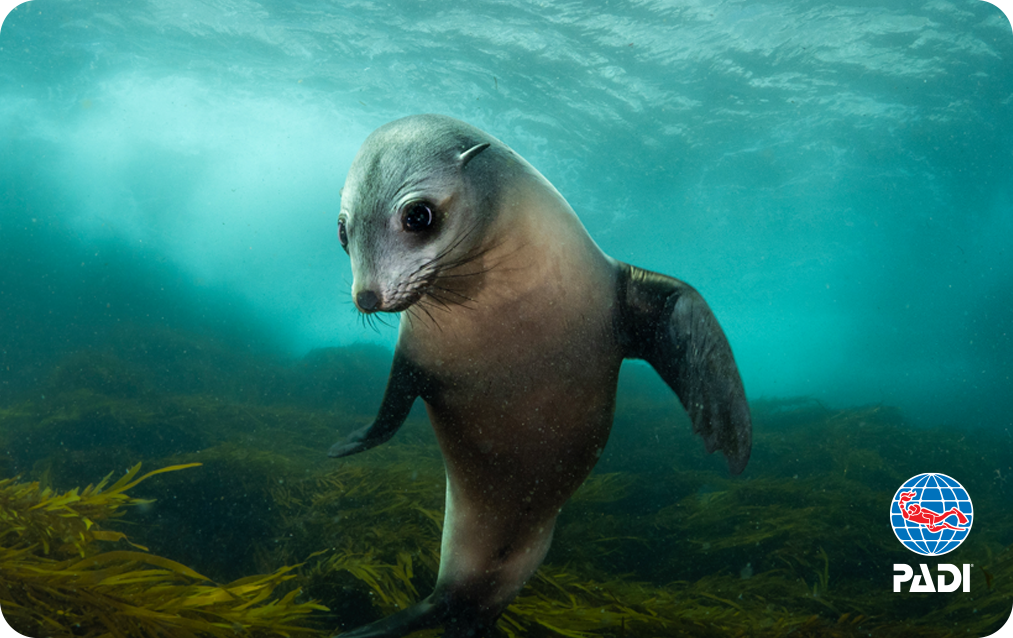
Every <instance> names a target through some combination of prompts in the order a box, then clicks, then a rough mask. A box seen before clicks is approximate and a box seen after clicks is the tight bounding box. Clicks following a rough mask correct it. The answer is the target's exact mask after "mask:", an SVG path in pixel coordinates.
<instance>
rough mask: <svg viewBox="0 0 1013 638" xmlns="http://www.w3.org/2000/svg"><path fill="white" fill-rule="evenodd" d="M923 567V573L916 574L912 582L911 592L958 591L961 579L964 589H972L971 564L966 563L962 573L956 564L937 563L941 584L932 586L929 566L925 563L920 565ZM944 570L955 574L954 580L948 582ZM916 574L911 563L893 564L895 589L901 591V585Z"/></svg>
mask: <svg viewBox="0 0 1013 638" xmlns="http://www.w3.org/2000/svg"><path fill="white" fill-rule="evenodd" d="M919 567H921V572H922V573H921V575H920V576H914V581H913V582H912V583H911V588H910V589H908V591H909V592H913V593H916V594H917V593H919V592H921V593H924V592H929V593H935V592H940V593H942V592H950V591H957V589H958V588H959V587H960V584H961V581H963V584H964V591H965V592H969V591H971V565H970V564H968V563H964V572H963V574H961V572H960V570H959V569H957V566H956V565H947V564H946V563H940V564H938V565H936V570H938V571H939V586H938V587H933V586H932V574H930V573H929V566H928V565H926V564H925V563H922V564H920V565H919ZM944 572H946V573H948V574H950V576H953V580H951V581H950V582H946V576H945V575H944ZM913 575H914V570H913V569H911V566H910V565H904V564H903V563H900V564H897V565H894V566H893V590H894V591H895V592H899V591H900V590H901V589H900V586H901V585H902V584H903V583H906V582H908V581H909V580H911V577H912V576H913Z"/></svg>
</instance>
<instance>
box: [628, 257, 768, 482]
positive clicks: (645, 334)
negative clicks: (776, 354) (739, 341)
mask: <svg viewBox="0 0 1013 638" xmlns="http://www.w3.org/2000/svg"><path fill="white" fill-rule="evenodd" d="M619 270H620V272H619V281H618V287H617V293H618V298H619V308H618V312H619V314H618V324H619V325H618V328H619V329H618V332H619V337H620V341H621V344H622V347H623V355H624V356H625V357H628V358H635V359H644V360H646V361H647V362H648V363H650V364H651V366H653V367H654V369H655V370H656V371H657V372H658V374H660V375H661V378H662V379H664V380H665V382H666V383H667V384H668V386H669V387H670V388H672V390H674V391H675V393H676V394H677V395H678V396H679V400H680V401H682V405H683V407H685V408H686V412H688V413H689V416H690V419H692V421H693V431H694V432H695V433H696V434H699V435H701V436H702V437H703V440H704V444H705V445H706V447H707V451H708V452H713V451H714V450H721V451H722V452H724V454H725V456H726V457H727V458H728V466H729V468H730V469H731V471H732V473H733V474H738V473H739V472H741V471H742V470H743V469H745V467H746V462H747V461H748V460H749V451H750V448H751V447H752V425H751V424H750V418H749V404H747V403H746V393H745V390H743V388H742V379H741V378H739V370H738V367H736V365H735V359H734V358H732V349H731V347H730V346H729V345H728V339H726V338H725V334H724V332H722V330H721V326H720V325H719V324H718V321H717V319H715V318H714V313H712V312H711V310H710V308H709V307H708V306H707V302H705V301H704V300H703V297H701V296H700V294H699V293H698V292H697V291H696V290H694V289H693V288H692V287H691V286H689V285H688V284H686V283H683V282H681V281H679V280H678V279H674V278H672V277H666V276H665V275H659V274H657V273H653V272H650V271H647V270H642V269H640V268H637V267H636V266H630V265H629V264H620V265H619Z"/></svg>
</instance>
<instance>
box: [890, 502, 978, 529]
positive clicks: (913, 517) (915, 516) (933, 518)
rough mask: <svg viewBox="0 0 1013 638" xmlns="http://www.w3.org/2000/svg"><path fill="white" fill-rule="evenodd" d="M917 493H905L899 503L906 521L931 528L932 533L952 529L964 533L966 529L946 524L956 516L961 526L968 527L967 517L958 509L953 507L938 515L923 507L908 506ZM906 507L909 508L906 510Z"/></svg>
mask: <svg viewBox="0 0 1013 638" xmlns="http://www.w3.org/2000/svg"><path fill="white" fill-rule="evenodd" d="M915 495H916V492H904V493H903V494H901V495H900V498H899V499H898V501H897V502H898V503H899V504H900V514H901V516H903V517H904V518H905V519H906V520H909V521H911V522H912V523H920V524H922V525H924V526H926V527H928V528H929V531H930V532H938V531H940V530H942V529H952V530H954V531H956V532H963V531H965V529H966V528H960V527H954V526H953V525H950V524H949V523H947V522H945V521H946V519H947V518H948V517H949V516H951V515H956V517H957V520H958V521H960V524H961V525H967V517H966V516H964V513H963V512H961V511H960V510H958V509H957V508H956V507H951V508H950V509H949V511H946V512H943V513H942V514H937V513H935V512H933V511H932V510H927V509H925V508H923V507H922V506H921V505H917V504H914V503H912V504H911V505H907V502H908V501H910V500H911V499H913V498H914V497H915ZM905 505H907V507H906V508H905Z"/></svg>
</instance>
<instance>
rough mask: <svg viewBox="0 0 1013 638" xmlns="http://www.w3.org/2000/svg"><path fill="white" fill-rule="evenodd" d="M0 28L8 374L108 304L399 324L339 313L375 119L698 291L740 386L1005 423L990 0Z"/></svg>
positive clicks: (105, 320) (1005, 316)
mask: <svg viewBox="0 0 1013 638" xmlns="http://www.w3.org/2000/svg"><path fill="white" fill-rule="evenodd" d="M0 47H2V51H0V60H2V63H0V83H2V86H3V89H2V92H0V131H2V133H0V182H2V187H0V234H2V236H0V241H2V242H3V246H4V251H3V252H2V254H0V295H2V297H0V298H2V300H3V304H4V308H3V313H2V314H0V329H2V331H3V333H4V334H6V335H8V338H7V339H6V341H5V344H4V346H3V349H2V352H0V370H2V371H3V372H4V375H3V381H2V384H3V386H2V387H4V388H5V389H6V390H7V391H17V392H20V391H24V390H27V389H30V388H31V385H32V382H33V379H34V378H35V377H34V376H33V375H36V374H38V371H40V370H44V369H45V367H46V365H48V363H51V362H52V361H54V360H56V359H58V358H59V357H60V356H62V355H63V354H65V353H66V352H67V351H72V350H74V349H77V348H79V347H81V346H82V345H86V344H88V343H91V342H95V341H101V340H102V339H103V338H104V336H105V335H106V334H107V333H109V332H110V331H114V330H115V326H116V325H117V324H118V323H121V322H124V321H142V322H143V321H149V320H150V321H157V322H162V321H164V322H166V323H169V324H175V325H183V326H191V327H192V326H200V327H201V328H202V329H205V330H211V331H220V332H223V333H225V334H228V335H231V336H233V337H238V338H239V339H241V340H243V341H244V343H248V344H252V345H253V347H264V348H268V349H272V350H274V351H277V352H280V353H283V354H285V355H288V356H301V355H302V354H303V353H305V352H307V351H308V350H310V349H311V348H314V347H319V346H327V345H343V344H349V343H353V342H360V341H370V342H379V343H383V344H390V343H392V341H393V336H394V333H395V331H394V330H392V329H382V330H381V331H380V333H379V334H377V333H375V332H373V331H372V330H371V329H370V328H368V327H364V326H362V325H361V323H358V322H357V320H356V316H355V311H354V308H353V306H352V305H351V303H350V299H349V295H348V285H349V283H350V280H351V275H350V269H349V265H348V262H347V258H346V257H345V256H344V254H343V253H342V252H341V250H340V247H339V246H338V242H337V239H336V237H335V220H336V217H337V212H338V207H339V201H340V199H339V194H338V192H339V189H340V187H341V185H342V183H343V181H344V176H345V173H346V171H347V168H348V166H349V164H350V162H351V160H352V158H353V155H354V153H355V151H356V149H357V148H358V146H359V144H360V143H361V142H362V140H363V139H364V137H365V136H366V135H367V134H368V133H369V132H370V131H371V130H372V129H374V128H375V127H377V126H379V125H381V124H383V123H385V122H387V121H389V120H391V119H394V118H397V117H400V116H403V115H407V114H411V113H418V112H439V113H445V114H449V115H453V116H455V117H458V118H460V119H463V120H466V121H468V122H471V123H473V124H475V125H477V126H479V127H481V128H483V129H485V130H487V131H489V132H490V133H492V134H493V135H495V136H497V137H499V138H500V139H502V140H503V141H505V142H506V143H507V144H509V145H511V146H512V147H514V148H515V149H516V150H517V151H518V152H520V153H521V154H522V155H523V156H525V157H526V158H527V159H528V160H529V161H530V162H531V163H533V164H534V165H535V166H536V167H538V168H539V169H540V170H541V171H542V172H543V173H544V174H545V175H546V176H547V177H548V178H549V179H550V181H552V182H553V183H554V184H555V185H556V187H557V188H558V189H559V190H560V191H561V192H562V193H563V194H564V196H566V197H567V199H568V200H569V201H570V203H571V204H572V205H573V207H574V208H575V209H576V210H577V212H578V213H579V215H580V216H581V218H582V220H583V222H584V224H585V225H586V226H587V227H588V229H589V231H590V232H591V234H592V236H593V237H594V238H595V239H596V240H597V241H598V243H599V244H600V245H601V246H602V247H603V248H604V249H605V251H606V252H608V253H609V254H611V255H613V256H614V257H616V258H618V259H621V260H625V261H629V262H632V263H635V264H637V265H640V266H643V267H647V268H651V269H654V270H659V271H662V272H665V273H668V274H672V275H675V276H677V277H680V278H682V279H684V280H686V281H688V282H690V283H692V284H693V285H695V286H696V287H697V288H698V289H699V290H700V291H701V292H702V293H703V294H704V296H705V297H706V298H707V299H708V300H709V302H710V304H711V306H712V307H713V308H714V310H715V312H716V314H717V315H718V317H719V319H720V320H721V322H722V323H723V325H724V327H725V330H726V331H727V333H728V335H729V338H730V340H731V343H732V346H733V349H734V350H735V352H736V355H737V358H738V360H739V366H740V369H741V370H742V374H743V377H744V380H745V384H746V390H747V394H748V395H749V396H750V397H753V398H757V397H778V396H796V395H805V396H810V397H813V398H817V399H819V400H822V401H824V402H827V403H828V404H831V405H850V404H864V403H883V404H889V405H896V406H900V407H901V408H902V409H903V410H904V412H905V414H906V415H908V417H909V418H911V419H913V420H914V421H916V422H919V423H926V424H935V423H963V422H965V421H968V420H969V421H973V422H974V424H975V425H981V424H988V425H992V426H995V427H998V428H1006V427H1009V426H1010V422H1011V419H1010V416H1009V415H1010V414H1011V413H1013V409H1011V408H1013V399H1011V398H1009V397H1013V393H1011V392H1009V389H1010V376H1009V375H1010V373H1009V370H1010V367H1011V361H1013V346H1011V336H1010V335H1011V331H1013V259H1011V258H1010V254H1009V244H1010V241H1011V239H1013V156H1011V153H1010V148H1011V147H1013V130H1011V126H1013V66H1011V61H1013V32H1011V27H1010V23H1009V22H1008V21H1007V20H1006V18H1005V17H1004V15H1003V14H1002V12H1001V11H999V10H998V9H997V8H996V7H994V6H992V5H990V4H988V3H985V2H981V1H980V0H967V1H961V2H949V1H942V0H939V1H935V2H931V3H921V2H919V3H915V2H900V1H891V2H878V3H875V4H874V5H873V4H858V3H851V4H839V5H827V4H819V3H813V2H768V3H759V2H719V3H671V2H662V1H638V2H629V3H612V4H607V3H606V4H601V3H597V2H567V3H557V4H553V3H548V2H546V3H539V4H534V3H528V2H519V1H517V2H473V3H468V4H466V5H465V4H462V3H457V2H439V1H430V2H400V3H398V2H395V3H389V4H388V3H383V2H354V3H336V4H332V3H328V2H312V1H311V2H298V3H288V2H270V1H269V2H252V1H250V2H246V1H228V0H223V1H220V2H213V3H201V2H188V1H182V2H181V1H178V0H169V1H166V2H129V3H124V2H112V1H99V2H94V3H87V4H85V3H79V2H65V1H60V0H34V1H33V2H29V3H25V4H22V5H21V6H19V7H18V8H17V9H15V10H14V11H13V12H12V13H11V14H10V15H9V16H8V17H7V19H6V20H5V22H4V23H3V28H2V31H0ZM5 393H6V392H5Z"/></svg>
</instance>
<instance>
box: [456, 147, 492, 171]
mask: <svg viewBox="0 0 1013 638" xmlns="http://www.w3.org/2000/svg"><path fill="white" fill-rule="evenodd" d="M487 148H489V142H485V143H484V144H477V145H475V146H472V147H471V148H469V149H468V150H466V151H465V152H463V153H461V154H460V155H459V156H458V158H457V162H458V164H460V166H461V168H464V167H465V166H467V165H468V162H470V161H471V160H473V159H474V158H475V156H476V155H478V154H479V153H481V152H482V151H484V150H485V149H487Z"/></svg>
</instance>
